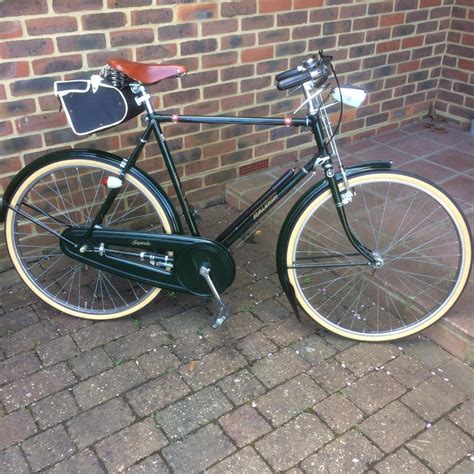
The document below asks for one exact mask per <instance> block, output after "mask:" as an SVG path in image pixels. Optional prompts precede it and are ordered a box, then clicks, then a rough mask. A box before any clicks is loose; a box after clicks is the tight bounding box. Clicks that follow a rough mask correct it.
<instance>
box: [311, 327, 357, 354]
mask: <svg viewBox="0 0 474 474" xmlns="http://www.w3.org/2000/svg"><path fill="white" fill-rule="evenodd" d="M317 334H319V335H320V336H321V337H322V338H323V339H324V340H325V341H326V342H327V343H328V344H329V345H330V346H332V347H334V349H336V351H338V352H340V351H343V350H345V349H349V347H352V346H355V345H356V344H357V343H356V342H355V341H352V340H351V339H345V338H344V337H341V336H339V335H337V334H334V333H332V332H329V331H327V330H326V329H321V330H319V331H318V332H317Z"/></svg>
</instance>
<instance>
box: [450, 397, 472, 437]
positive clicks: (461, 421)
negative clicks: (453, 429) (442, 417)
mask: <svg viewBox="0 0 474 474" xmlns="http://www.w3.org/2000/svg"><path fill="white" fill-rule="evenodd" d="M449 418H450V420H451V421H452V422H453V423H454V424H456V425H457V426H459V427H460V428H461V429H463V430H464V431H465V432H466V433H469V434H470V435H471V436H472V437H474V402H473V401H472V400H468V401H467V402H464V403H463V404H462V405H461V406H460V407H459V408H458V409H457V410H455V411H454V412H452V413H451V414H450V415H449Z"/></svg>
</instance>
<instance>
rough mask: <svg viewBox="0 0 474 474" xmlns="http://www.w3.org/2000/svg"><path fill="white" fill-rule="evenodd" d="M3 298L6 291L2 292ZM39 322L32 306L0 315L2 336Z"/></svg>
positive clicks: (0, 335) (0, 334)
mask: <svg viewBox="0 0 474 474" xmlns="http://www.w3.org/2000/svg"><path fill="white" fill-rule="evenodd" d="M25 291H26V290H25ZM3 298H4V293H2V299H3ZM38 322H39V319H38V316H37V315H36V314H35V312H34V311H33V310H32V309H31V308H22V309H18V310H16V311H10V312H8V313H4V314H2V315H1V316H0V337H3V336H6V335H7V334H9V333H10V332H11V331H18V330H19V329H23V328H26V327H28V326H31V325H33V324H35V323H38Z"/></svg>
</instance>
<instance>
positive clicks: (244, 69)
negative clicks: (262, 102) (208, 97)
mask: <svg viewBox="0 0 474 474" xmlns="http://www.w3.org/2000/svg"><path fill="white" fill-rule="evenodd" d="M254 71H255V67H254V65H253V64H246V65H244V66H236V67H231V68H226V69H221V71H220V74H221V79H222V80H223V81H231V80H232V79H238V78H240V77H250V76H253V75H254Z"/></svg>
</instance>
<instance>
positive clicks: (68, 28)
mask: <svg viewBox="0 0 474 474" xmlns="http://www.w3.org/2000/svg"><path fill="white" fill-rule="evenodd" d="M26 29H27V31H28V34H29V35H30V36H40V35H41V36H44V35H51V34H55V33H70V32H72V31H77V20H76V19H75V18H74V17H72V16H54V18H35V19H33V20H27V21H26Z"/></svg>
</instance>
